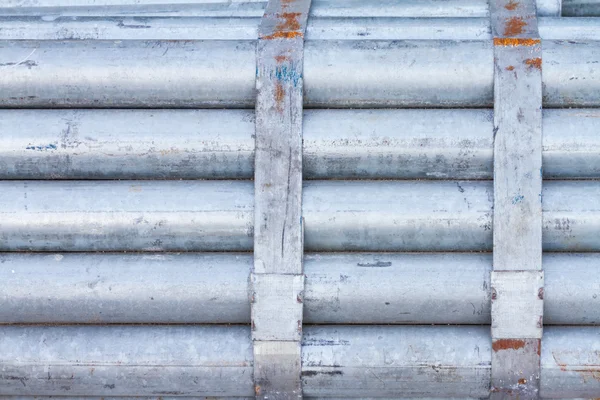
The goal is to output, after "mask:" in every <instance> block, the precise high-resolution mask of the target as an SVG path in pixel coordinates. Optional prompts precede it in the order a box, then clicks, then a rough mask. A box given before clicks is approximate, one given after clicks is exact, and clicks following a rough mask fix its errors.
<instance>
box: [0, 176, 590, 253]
mask: <svg viewBox="0 0 600 400" xmlns="http://www.w3.org/2000/svg"><path fill="white" fill-rule="evenodd" d="M0 193H2V195H1V196H0V210H1V211H0V216H1V218H0V229H2V233H3V234H2V236H1V237H0V250H1V251H122V250H126V251H215V250H216V251H221V250H238V251H239V250H241V251H249V250H252V236H253V223H252V219H253V190H252V182H242V181H230V182H223V181H213V182H202V181H181V182H179V181H155V182H147V181H137V182H134V181H119V182H109V181H102V182H98V181H96V182H85V181H71V182H43V181H41V182H40V181H34V182H32V181H13V182H10V181H3V182H0ZM303 193H304V194H303V217H304V220H305V225H304V229H305V247H306V249H307V250H308V251H348V250H353V251H489V250H491V247H492V226H491V222H492V202H493V190H492V185H491V182H486V181H463V182H460V181H459V182H452V181H442V182H427V181H415V182H410V181H395V182H393V181H346V182H342V181H313V182H306V183H305V185H304V189H303ZM540 195H541V196H542V197H543V210H544V225H543V229H544V232H543V234H544V237H543V245H544V249H545V250H546V251H599V250H600V241H599V240H598V235H597V234H596V233H597V231H598V229H600V212H599V209H598V207H597V206H596V205H597V204H600V184H598V182H596V181H548V182H545V184H544V189H543V193H541V194H540Z"/></svg>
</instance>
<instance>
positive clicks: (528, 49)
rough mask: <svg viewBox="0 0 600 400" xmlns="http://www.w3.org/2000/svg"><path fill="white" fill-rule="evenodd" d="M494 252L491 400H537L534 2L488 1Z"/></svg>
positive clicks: (538, 178)
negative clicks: (491, 51) (491, 46)
mask: <svg viewBox="0 0 600 400" xmlns="http://www.w3.org/2000/svg"><path fill="white" fill-rule="evenodd" d="M490 20H491V25H492V34H493V36H494V39H493V42H494V219H493V225H494V236H493V238H494V239H493V240H494V247H493V268H494V270H493V271H492V275H491V286H492V296H491V297H492V310H491V311H492V325H491V332H492V363H491V364H492V375H491V385H492V387H491V395H490V399H491V400H505V399H515V400H519V399H521V400H530V399H531V400H533V399H539V379H540V345H541V343H540V342H541V338H542V328H543V311H544V273H543V271H541V269H542V225H543V222H542V48H541V40H540V37H539V34H538V26H537V11H536V2H535V0H525V1H523V0H522V1H520V2H516V1H514V0H491V1H490Z"/></svg>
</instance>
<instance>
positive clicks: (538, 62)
mask: <svg viewBox="0 0 600 400" xmlns="http://www.w3.org/2000/svg"><path fill="white" fill-rule="evenodd" d="M525 64H527V66H528V67H530V68H535V69H539V70H540V71H541V70H542V59H541V58H540V57H536V58H528V59H526V60H525ZM540 290H542V289H540ZM538 296H539V294H538ZM541 296H542V297H541V298H542V299H543V298H544V292H543V290H542V292H541Z"/></svg>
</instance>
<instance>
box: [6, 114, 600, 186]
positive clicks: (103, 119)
mask: <svg viewBox="0 0 600 400" xmlns="http://www.w3.org/2000/svg"><path fill="white" fill-rule="evenodd" d="M543 115H544V118H543V130H544V137H543V140H544V146H543V150H544V153H543V162H544V168H543V169H544V171H543V172H544V177H545V178H559V179H561V178H595V177H598V176H599V175H600V155H599V154H600V138H599V137H598V135H597V134H596V131H597V127H596V120H597V118H600V111H599V110H596V109H570V110H568V109H565V110H545V111H544V114H543ZM173 120H176V121H177V134H176V135H173V134H171V132H172V130H173V123H172V122H173ZM303 130H304V132H303V143H304V149H303V153H304V163H303V171H304V178H305V179H365V178H366V179H369V178H376V179H381V178H384V179H492V157H493V130H494V127H493V118H492V111H491V110H306V111H305V112H304V128H303ZM0 133H1V135H0V178H1V179H163V178H167V179H250V178H252V176H253V173H254V147H255V143H254V138H253V135H254V112H253V111H246V110H0ZM567 133H568V134H567Z"/></svg>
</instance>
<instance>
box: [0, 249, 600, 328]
mask: <svg viewBox="0 0 600 400" xmlns="http://www.w3.org/2000/svg"><path fill="white" fill-rule="evenodd" d="M0 262H1V263H2V265H3V268H2V270H0V293H1V294H0V324H14V323H27V324H31V323H61V324H64V323H76V324H81V323H92V324H102V323H109V324H114V323H160V324H166V323H169V324H170V323H185V324H189V323H194V324H198V323H249V322H250V300H249V298H250V295H249V293H250V292H249V291H250V288H249V275H250V271H251V268H252V262H253V258H252V255H251V254H202V255H200V254H165V255H162V254H161V255H132V254H50V255H43V254H1V255H0ZM304 263H305V268H304V271H305V275H306V289H305V294H304V320H305V322H306V323H316V324H324V323H332V324H350V323H359V324H489V323H490V295H491V294H490V291H491V289H490V271H491V269H492V260H491V255H490V254H483V253H447V254H432V253H423V254H410V253H376V254H364V253H340V254H312V255H307V256H306V258H305V261H304ZM598 268H600V254H585V253H565V254H558V253H547V254H545V256H544V272H545V282H546V283H545V298H544V301H545V304H544V306H545V310H544V324H546V325H600V307H597V305H598V304H597V303H598V302H600V299H598V295H599V294H600V290H599V289H598V287H599V286H600V282H599V279H597V278H596V275H597V274H596V271H597V270H598Z"/></svg>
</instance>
